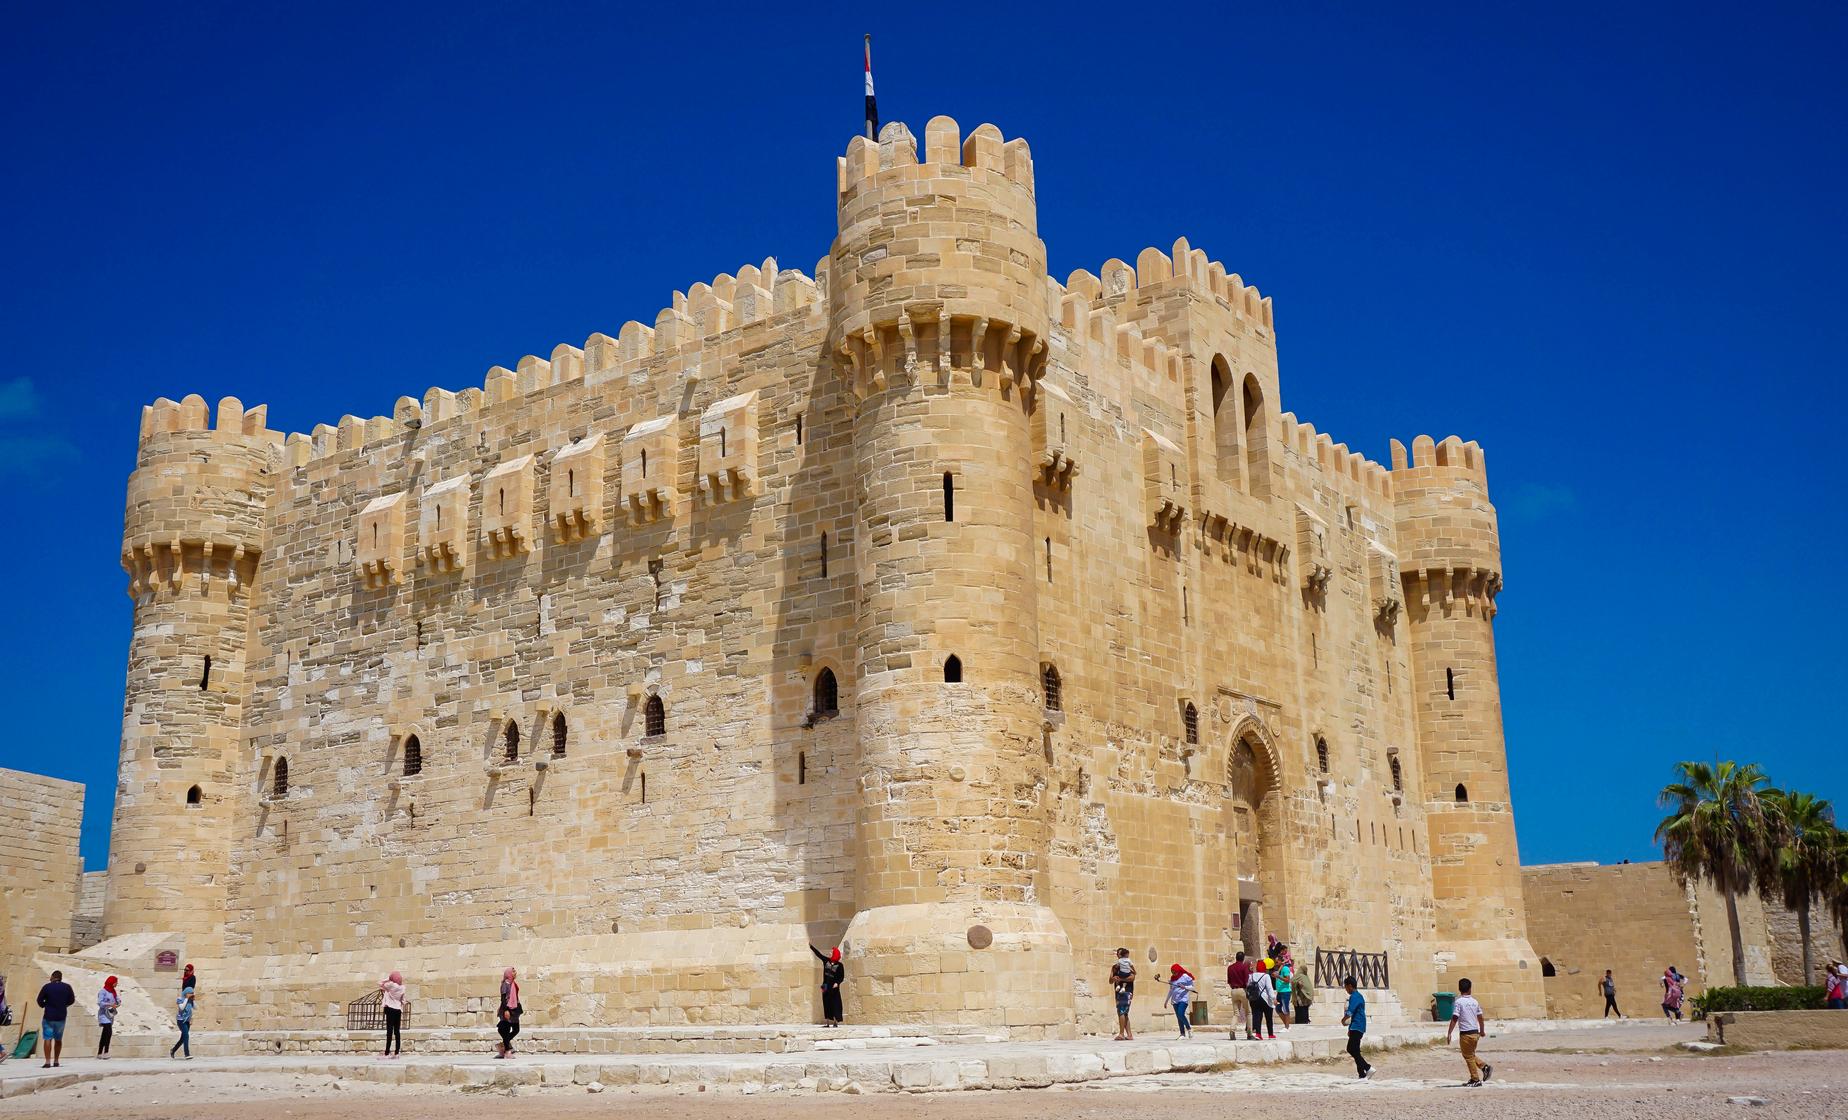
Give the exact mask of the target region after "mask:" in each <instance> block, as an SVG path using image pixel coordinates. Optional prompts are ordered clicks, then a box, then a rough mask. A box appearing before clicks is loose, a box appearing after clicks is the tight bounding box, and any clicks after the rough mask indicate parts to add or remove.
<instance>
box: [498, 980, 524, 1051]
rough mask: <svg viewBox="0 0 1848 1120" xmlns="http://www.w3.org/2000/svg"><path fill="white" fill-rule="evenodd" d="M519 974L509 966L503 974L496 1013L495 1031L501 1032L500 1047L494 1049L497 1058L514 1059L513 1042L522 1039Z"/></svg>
mask: <svg viewBox="0 0 1848 1120" xmlns="http://www.w3.org/2000/svg"><path fill="white" fill-rule="evenodd" d="M518 977H519V973H517V972H515V971H514V969H513V967H512V966H511V965H509V966H508V967H507V969H506V970H505V971H503V972H502V973H501V998H500V1010H499V1011H498V1012H496V1014H495V1018H496V1020H497V1023H496V1026H495V1029H496V1030H498V1031H500V1039H501V1040H500V1045H499V1046H497V1047H495V1048H494V1056H495V1057H496V1058H511V1057H513V1040H514V1039H516V1038H518V1037H520V1011H521V1008H520V981H519V978H518Z"/></svg>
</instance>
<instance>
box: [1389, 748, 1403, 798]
mask: <svg viewBox="0 0 1848 1120" xmlns="http://www.w3.org/2000/svg"><path fill="white" fill-rule="evenodd" d="M1404 788H1405V773H1404V771H1402V770H1400V769H1399V756H1398V755H1394V756H1393V757H1392V790H1393V792H1394V793H1398V792H1399V791H1401V790H1403V789H1404Z"/></svg>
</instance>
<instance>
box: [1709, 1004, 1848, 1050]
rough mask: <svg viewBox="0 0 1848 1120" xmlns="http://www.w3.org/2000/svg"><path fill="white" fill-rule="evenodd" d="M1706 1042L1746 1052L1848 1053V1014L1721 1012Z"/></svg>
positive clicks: (1711, 1024)
mask: <svg viewBox="0 0 1848 1120" xmlns="http://www.w3.org/2000/svg"><path fill="white" fill-rule="evenodd" d="M1707 1039H1708V1041H1710V1042H1720V1043H1725V1044H1726V1045H1728V1046H1737V1047H1740V1048H1741V1049H1746V1050H1848V1011H1722V1012H1718V1013H1716V1014H1713V1015H1709V1016H1707Z"/></svg>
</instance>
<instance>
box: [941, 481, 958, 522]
mask: <svg viewBox="0 0 1848 1120" xmlns="http://www.w3.org/2000/svg"><path fill="white" fill-rule="evenodd" d="M943 519H944V520H945V521H954V520H956V478H955V476H953V475H951V474H950V472H949V471H944V472H943Z"/></svg>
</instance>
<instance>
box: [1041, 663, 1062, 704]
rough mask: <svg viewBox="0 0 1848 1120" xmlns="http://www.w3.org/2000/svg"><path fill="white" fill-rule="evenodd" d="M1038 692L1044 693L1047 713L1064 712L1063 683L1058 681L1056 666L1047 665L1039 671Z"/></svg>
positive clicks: (1057, 668)
mask: <svg viewBox="0 0 1848 1120" xmlns="http://www.w3.org/2000/svg"><path fill="white" fill-rule="evenodd" d="M1040 690H1041V691H1042V692H1044V693H1045V696H1046V710H1047V711H1049V712H1059V711H1064V710H1065V709H1064V707H1063V705H1064V702H1065V697H1064V695H1063V692H1064V683H1063V682H1062V681H1061V680H1060V679H1059V667H1058V666H1057V665H1047V666H1046V667H1045V668H1043V669H1041V670H1040Z"/></svg>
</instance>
